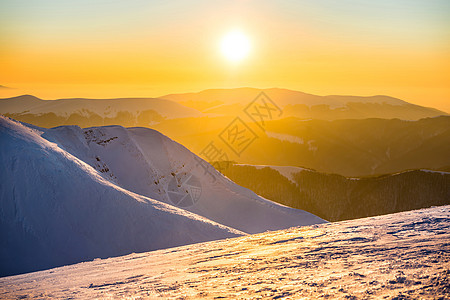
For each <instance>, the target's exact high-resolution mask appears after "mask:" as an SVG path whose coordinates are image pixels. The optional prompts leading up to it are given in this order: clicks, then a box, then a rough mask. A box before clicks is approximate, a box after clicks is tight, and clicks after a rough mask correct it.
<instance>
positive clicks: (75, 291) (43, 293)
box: [0, 206, 450, 299]
mask: <svg viewBox="0 0 450 300" xmlns="http://www.w3.org/2000/svg"><path fill="white" fill-rule="evenodd" d="M449 227H450V206H444V207H436V208H430V209H423V210H417V211H411V212H403V213H397V214H392V215H386V216H380V217H372V218H365V219H359V220H352V221H345V222H339V223H329V224H322V225H313V226H309V227H297V228H291V229H286V230H281V231H272V232H266V233H261V234H257V235H249V236H243V237H238V238H234V239H228V240H221V241H214V242H207V243H201V244H195V245H189V246H183V247H177V248H171V249H166V250H158V251H154V252H148V253H141V254H131V255H127V256H122V257H117V258H111V259H104V260H95V261H92V262H86V263H80V264H76V265H72V266H67V267H61V268H56V269H51V270H47V271H41V272H36V273H30V274H25V275H18V276H13V277H5V278H0V298H21V297H25V296H27V297H30V298H47V297H53V298H65V299H70V298H85V299H88V298H89V299H93V298H104V297H113V298H116V297H117V298H127V297H130V298H132V299H135V298H147V297H150V298H152V297H168V298H200V297H204V298H210V299H213V298H219V297H227V298H234V299H236V298H254V297H261V298H269V299H270V298H271V299H277V298H291V299H302V298H304V299H315V298H328V299H332V298H339V299H372V298H376V299H378V298H381V299H383V298H386V299H418V298H421V299H422V298H423V299H448V297H449V295H450V286H449V277H450V270H449V269H450V254H449V250H450V245H449V243H450V230H449Z"/></svg>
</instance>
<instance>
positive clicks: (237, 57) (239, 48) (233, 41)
mask: <svg viewBox="0 0 450 300" xmlns="http://www.w3.org/2000/svg"><path fill="white" fill-rule="evenodd" d="M221 51H222V54H223V55H224V56H225V57H226V58H227V59H228V60H229V61H231V62H239V61H241V60H242V59H243V58H245V57H246V56H247V55H248V53H249V52H250V41H249V39H248V38H247V36H245V34H243V33H242V32H240V31H237V30H235V31H231V32H229V33H228V34H227V35H226V36H225V37H224V38H223V39H222V43H221Z"/></svg>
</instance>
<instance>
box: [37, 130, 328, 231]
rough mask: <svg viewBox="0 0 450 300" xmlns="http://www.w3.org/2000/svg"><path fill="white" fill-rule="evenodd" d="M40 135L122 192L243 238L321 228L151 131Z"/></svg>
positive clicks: (48, 132) (314, 220) (305, 214)
mask: <svg viewBox="0 0 450 300" xmlns="http://www.w3.org/2000/svg"><path fill="white" fill-rule="evenodd" d="M40 130H42V131H44V134H43V137H44V138H46V139H48V140H49V141H52V142H55V143H57V144H58V145H59V146H60V147H62V148H63V149H65V150H66V151H67V152H69V153H71V154H72V155H74V156H76V157H78V158H79V159H81V160H83V161H84V162H86V163H88V164H90V165H91V166H93V167H94V168H96V169H97V170H98V171H100V172H101V173H102V174H103V176H104V178H105V179H108V180H110V181H112V182H114V183H117V184H118V185H119V186H121V187H123V188H124V189H127V190H129V191H132V192H135V193H138V194H140V195H144V196H148V197H150V198H153V199H156V200H160V201H163V202H166V203H168V204H173V205H177V206H180V207H182V208H184V209H186V210H189V211H191V212H193V213H196V214H198V215H201V216H204V217H206V218H208V219H210V220H213V221H215V222H218V223H220V224H224V225H226V226H229V227H232V228H235V229H238V230H241V231H244V232H246V233H258V232H263V231H266V230H276V229H283V228H288V227H292V226H299V225H311V224H317V223H323V222H324V221H323V220H322V219H320V218H318V217H316V216H314V215H312V214H310V213H308V212H305V211H302V210H298V209H292V208H288V207H285V206H282V205H280V204H276V203H274V202H272V201H268V200H266V199H263V198H262V197H260V196H258V195H256V194H255V193H253V192H252V191H250V190H248V189H245V188H243V187H240V186H238V185H236V184H235V183H233V182H232V181H230V180H228V179H227V178H225V177H224V176H223V175H222V174H220V173H219V172H217V171H216V170H215V169H214V168H213V167H212V166H211V165H209V164H208V163H206V162H205V161H203V160H201V159H200V158H198V157H197V156H196V155H195V154H193V153H192V152H190V151H189V150H188V149H186V148H185V147H183V146H182V145H180V144H178V143H176V142H174V141H173V140H171V139H169V138H167V137H166V136H164V135H162V134H160V133H159V132H157V131H155V130H152V129H148V128H128V129H127V128H123V127H121V126H105V127H93V128H86V129H81V128H79V127H77V126H61V127H56V128H53V129H40ZM190 183H192V184H190Z"/></svg>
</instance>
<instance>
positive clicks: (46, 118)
mask: <svg viewBox="0 0 450 300" xmlns="http://www.w3.org/2000/svg"><path fill="white" fill-rule="evenodd" d="M0 113H1V114H3V115H5V116H8V117H11V118H13V119H16V120H19V121H22V122H27V123H31V124H34V125H37V126H41V127H47V128H50V127H55V126H61V125H79V126H82V127H89V126H102V125H115V124H121V125H123V126H150V125H151V124H152V123H154V122H159V121H161V120H164V119H173V118H186V117H199V116H202V113H200V112H199V111H198V110H196V109H193V108H189V107H186V106H183V105H181V104H179V103H175V102H173V101H170V100H165V99H158V98H116V99H85V98H73V99H58V100H42V99H40V98H37V97H34V96H31V95H22V96H18V97H12V98H5V99H0Z"/></svg>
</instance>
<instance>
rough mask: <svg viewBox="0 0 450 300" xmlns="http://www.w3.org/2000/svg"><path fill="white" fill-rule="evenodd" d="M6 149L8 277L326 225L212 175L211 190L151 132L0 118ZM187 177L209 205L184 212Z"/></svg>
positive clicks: (1, 215)
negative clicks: (178, 186)
mask: <svg viewBox="0 0 450 300" xmlns="http://www.w3.org/2000/svg"><path fill="white" fill-rule="evenodd" d="M0 144H1V145H2V147H1V148H0V163H1V165H2V168H3V170H2V172H1V173H0V199H1V200H2V204H1V207H0V237H1V238H0V271H1V272H0V274H1V275H6V274H17V273H23V272H30V271H33V270H42V269H46V268H50V267H54V266H61V265H65V264H71V263H76V262H81V261H86V260H90V259H94V258H98V257H102V258H106V257H111V256H118V255H124V254H128V253H132V252H143V251H149V250H155V249H162V248H167V247H173V246H179V245H185V244H191V243H198V242H203V241H210V240H217V239H223V238H227V237H234V236H238V235H243V234H245V233H255V232H263V231H266V230H275V229H281V228H288V227H292V226H298V225H310V224H317V223H323V222H325V221H324V220H322V219H320V218H318V217H316V216H314V215H312V214H310V213H307V212H305V211H302V210H296V209H292V208H288V207H285V206H283V205H279V204H276V203H274V202H272V201H269V200H266V199H264V198H262V197H259V196H258V195H256V194H254V193H253V192H251V191H250V190H248V189H245V188H243V187H240V186H238V185H236V184H235V183H233V182H231V181H230V180H228V179H226V178H225V177H224V176H222V175H221V174H220V173H218V172H216V171H215V170H213V169H211V170H210V172H211V173H210V174H212V175H213V176H215V181H213V180H212V179H211V178H210V174H205V173H204V170H203V168H201V167H197V166H196V163H197V160H196V158H197V157H196V156H195V155H194V154H193V153H191V152H190V151H189V150H187V149H186V148H184V147H183V146H181V145H179V144H177V143H175V142H174V141H172V140H170V139H168V138H167V137H165V136H163V135H162V134H160V133H158V132H156V131H154V130H150V129H145V128H131V129H125V128H123V127H120V126H107V127H96V128H89V129H80V128H79V127H77V126H62V127H57V128H54V129H44V128H39V127H35V126H27V125H24V124H21V123H19V122H16V121H13V120H11V119H8V118H5V117H2V116H0ZM197 159H198V158H197ZM203 163H206V162H204V161H203ZM209 167H211V166H209ZM211 168H212V167H211ZM188 173H189V174H192V175H194V176H196V177H197V178H198V179H199V181H200V183H201V196H200V197H199V199H197V200H198V201H197V202H196V203H195V204H193V205H191V206H190V207H184V208H185V209H181V208H177V207H175V206H173V205H171V203H172V202H171V200H170V199H169V198H168V192H169V184H170V183H171V182H172V181H173V178H177V179H179V178H183V176H185V175H186V174H188ZM172 174H173V175H172Z"/></svg>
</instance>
